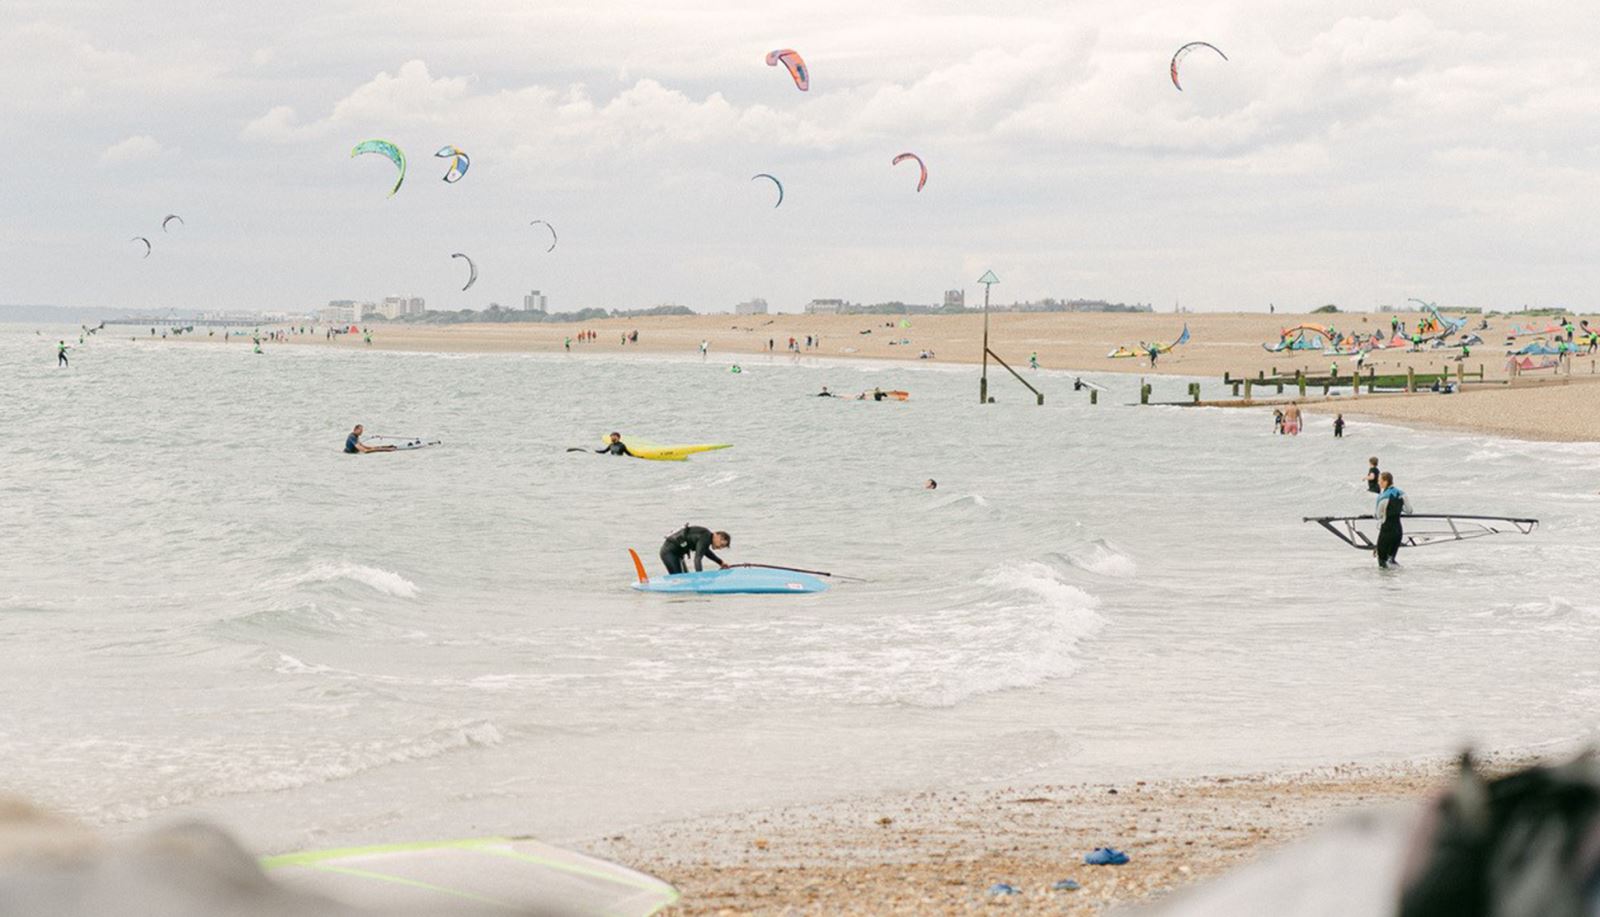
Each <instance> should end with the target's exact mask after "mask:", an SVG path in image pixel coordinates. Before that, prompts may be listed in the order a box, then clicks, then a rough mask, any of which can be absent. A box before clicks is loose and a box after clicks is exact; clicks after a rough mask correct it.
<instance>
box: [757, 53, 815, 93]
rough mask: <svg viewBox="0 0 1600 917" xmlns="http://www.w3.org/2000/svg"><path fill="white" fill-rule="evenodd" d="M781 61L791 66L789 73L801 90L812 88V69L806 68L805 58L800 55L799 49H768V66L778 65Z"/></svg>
mask: <svg viewBox="0 0 1600 917" xmlns="http://www.w3.org/2000/svg"><path fill="white" fill-rule="evenodd" d="M779 63H782V64H783V65H784V66H785V67H788V68H789V75H790V76H792V77H794V84H795V86H797V87H799V89H800V91H801V92H805V91H807V90H809V89H810V88H811V71H809V70H807V69H806V62H805V59H804V58H802V57H801V56H800V52H799V51H796V50H794V49H792V48H779V49H778V50H776V51H768V52H767V66H768V67H776V66H778V64H779Z"/></svg>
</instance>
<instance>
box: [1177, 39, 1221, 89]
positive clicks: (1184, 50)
mask: <svg viewBox="0 0 1600 917" xmlns="http://www.w3.org/2000/svg"><path fill="white" fill-rule="evenodd" d="M1195 48H1210V49H1211V50H1213V51H1215V52H1217V56H1218V57H1221V58H1222V59H1223V60H1227V59H1228V55H1226V54H1223V53H1222V49H1221V48H1219V47H1217V46H1216V45H1214V44H1212V43H1211V42H1209V41H1191V42H1189V43H1188V44H1186V45H1184V46H1183V47H1181V48H1179V49H1178V53H1176V54H1174V55H1172V85H1174V86H1176V87H1178V91H1179V92H1182V91H1183V85H1182V84H1181V83H1179V82H1178V63H1179V62H1180V61H1182V60H1183V59H1184V58H1185V57H1188V56H1189V52H1190V51H1193V50H1194V49H1195Z"/></svg>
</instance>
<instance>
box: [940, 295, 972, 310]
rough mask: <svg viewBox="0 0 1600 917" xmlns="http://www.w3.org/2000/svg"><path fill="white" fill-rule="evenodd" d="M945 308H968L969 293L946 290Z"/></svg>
mask: <svg viewBox="0 0 1600 917" xmlns="http://www.w3.org/2000/svg"><path fill="white" fill-rule="evenodd" d="M944 307H945V308H946V309H965V308H966V307H967V291H966V290H945V291H944Z"/></svg>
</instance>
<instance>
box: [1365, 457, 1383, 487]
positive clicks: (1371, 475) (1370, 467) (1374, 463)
mask: <svg viewBox="0 0 1600 917" xmlns="http://www.w3.org/2000/svg"><path fill="white" fill-rule="evenodd" d="M1380 474H1381V472H1379V471H1378V457H1377V456H1376V455H1374V456H1373V457H1372V458H1369V459H1367V491H1368V492H1369V493H1378V492H1379V491H1381V490H1383V488H1381V487H1379V486H1378V478H1379V476H1380Z"/></svg>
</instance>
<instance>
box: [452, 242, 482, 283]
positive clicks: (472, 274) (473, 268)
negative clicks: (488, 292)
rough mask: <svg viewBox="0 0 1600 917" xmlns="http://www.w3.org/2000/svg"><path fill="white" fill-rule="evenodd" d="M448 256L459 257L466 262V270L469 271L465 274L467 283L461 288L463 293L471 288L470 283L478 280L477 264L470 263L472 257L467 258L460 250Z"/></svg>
mask: <svg viewBox="0 0 1600 917" xmlns="http://www.w3.org/2000/svg"><path fill="white" fill-rule="evenodd" d="M450 257H452V258H460V259H461V260H463V261H465V262H467V270H468V272H469V274H468V276H467V285H466V286H464V287H462V288H461V292H463V293H465V292H466V291H467V290H470V289H472V285H473V284H475V283H477V282H478V266H477V265H476V264H473V263H472V259H471V258H468V257H467V256H466V255H464V254H462V253H461V252H456V253H455V254H453V255H451V256H450Z"/></svg>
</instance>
